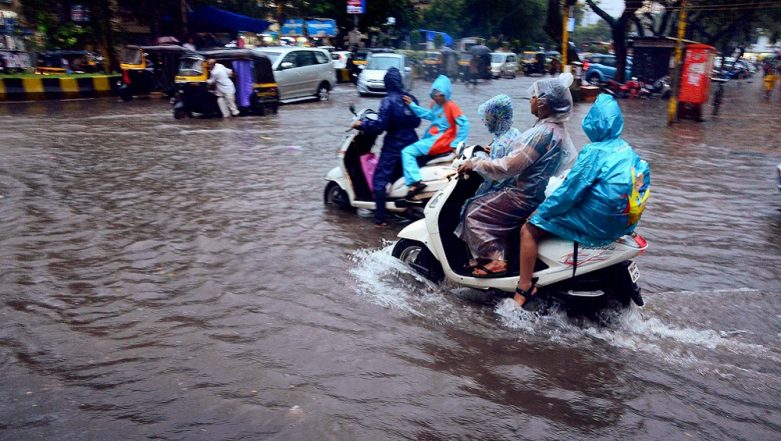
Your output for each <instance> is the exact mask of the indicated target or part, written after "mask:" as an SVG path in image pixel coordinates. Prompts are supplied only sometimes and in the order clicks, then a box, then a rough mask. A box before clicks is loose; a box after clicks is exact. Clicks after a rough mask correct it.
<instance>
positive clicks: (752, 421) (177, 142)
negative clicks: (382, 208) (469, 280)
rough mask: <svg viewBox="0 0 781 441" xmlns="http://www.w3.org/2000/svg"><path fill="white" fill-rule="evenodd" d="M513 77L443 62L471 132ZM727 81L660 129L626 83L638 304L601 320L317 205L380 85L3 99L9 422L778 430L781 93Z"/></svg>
mask: <svg viewBox="0 0 781 441" xmlns="http://www.w3.org/2000/svg"><path fill="white" fill-rule="evenodd" d="M530 81H531V80H529V79H525V78H520V79H518V80H499V81H493V82H491V84H490V85H480V86H478V87H477V88H469V89H466V88H464V87H463V86H461V85H456V86H455V88H454V96H455V99H456V101H457V102H458V103H459V105H460V106H461V107H462V108H463V109H464V110H465V112H466V114H467V116H468V117H469V118H470V119H472V120H473V121H475V123H474V124H472V127H473V131H472V134H471V135H470V141H471V142H475V143H477V142H485V140H487V139H489V138H488V134H487V133H486V132H485V130H484V129H483V128H482V127H480V124H479V123H476V122H477V121H479V118H478V117H477V115H476V109H477V105H478V104H479V103H480V102H482V101H483V100H485V99H487V98H488V97H490V96H493V95H495V94H498V93H502V92H509V93H510V94H511V95H512V96H513V97H516V98H519V97H520V96H522V95H523V93H522V92H518V91H523V90H525V89H526V88H527V87H528V85H529V84H530ZM417 86H418V89H416V91H415V92H416V94H417V95H418V96H419V97H425V96H426V95H427V93H426V88H427V87H428V85H427V84H425V83H423V82H420V83H419V84H418V85H417ZM730 87H731V88H730ZM730 87H728V89H727V95H726V96H727V98H728V100H729V102H730V106H728V107H727V108H726V109H724V112H723V114H722V115H720V116H719V117H716V118H715V119H713V120H712V121H709V122H706V123H703V124H696V123H690V122H684V123H682V124H679V125H676V126H673V128H671V129H668V128H667V127H666V123H665V120H664V115H665V113H664V112H665V109H666V108H665V106H666V103H665V102H662V101H653V100H648V101H640V100H638V101H628V100H627V101H622V106H623V107H624V109H625V116H626V132H627V133H626V138H627V139H628V140H630V142H632V143H633V145H634V146H635V147H636V148H637V150H638V151H639V152H640V153H641V154H642V155H643V156H644V157H646V158H648V160H649V162H650V163H651V165H652V169H653V185H654V195H653V198H652V200H651V202H650V205H649V209H648V210H647V212H646V214H645V216H644V218H643V222H642V224H641V228H640V229H641V233H642V234H643V235H645V236H646V237H647V238H648V240H649V242H650V245H651V248H650V249H649V251H648V252H647V253H645V254H644V255H643V256H641V257H640V258H639V259H638V263H639V265H640V270H641V283H642V284H643V287H644V289H645V292H644V296H645V297H646V300H647V306H646V307H644V308H642V309H635V310H633V311H632V312H630V313H629V314H626V315H624V316H623V317H621V318H620V320H616V322H615V323H614V324H613V325H611V326H610V327H600V326H597V325H595V324H593V323H587V322H581V321H574V320H573V319H570V318H567V317H565V316H564V315H560V314H552V315H549V316H542V317H541V316H537V315H533V314H528V313H525V312H519V311H517V310H516V309H515V308H513V307H512V303H511V302H506V303H502V304H500V305H498V306H497V307H496V308H494V309H491V308H484V307H477V306H474V305H469V304H465V303H462V302H461V301H459V300H457V299H456V298H455V296H453V295H452V293H453V292H454V291H455V290H457V289H459V288H458V287H456V286H452V285H449V284H444V285H442V286H436V285H433V284H431V283H429V282H426V281H425V280H422V279H421V278H420V277H419V276H417V275H415V274H414V273H413V272H412V271H410V270H409V269H408V268H406V267H404V266H403V265H401V264H400V263H399V262H397V261H396V260H395V259H393V258H392V257H391V255H390V249H391V245H390V241H392V240H393V239H394V237H395V233H396V232H397V231H398V230H399V229H400V228H401V227H403V226H404V225H405V224H406V222H405V221H403V220H399V221H397V222H395V223H394V224H392V226H391V228H389V229H378V228H376V227H375V226H374V225H373V223H372V222H371V220H370V218H368V217H367V216H366V215H365V214H360V213H359V214H355V213H348V212H339V211H335V210H330V209H325V208H324V207H323V204H322V195H323V193H322V192H323V189H324V187H325V181H324V179H323V177H324V176H325V174H326V173H327V171H328V170H329V169H330V168H331V167H333V166H334V165H335V163H336V158H335V157H336V154H335V153H336V148H337V146H338V145H339V143H340V141H341V139H342V137H343V136H344V130H346V128H347V125H348V124H349V122H350V114H349V112H348V111H347V104H348V103H349V102H351V101H352V102H356V103H357V104H358V107H361V106H364V105H367V106H373V107H377V106H378V104H379V100H376V99H363V98H357V97H356V96H355V94H354V92H353V91H351V90H350V89H349V88H348V87H346V86H345V87H339V88H338V89H337V90H336V91H335V92H334V94H333V100H332V101H330V102H325V103H320V102H312V103H303V104H296V105H290V106H283V107H282V108H281V109H280V113H279V115H277V116H269V117H264V118H239V119H230V120H220V119H191V120H181V121H176V120H174V119H173V118H172V116H171V112H170V109H169V108H168V105H167V104H166V103H165V102H159V101H157V100H147V101H136V102H133V103H117V102H114V101H113V100H110V99H104V100H93V101H75V102H57V103H45V104H44V103H30V104H11V105H4V106H2V107H0V135H1V136H2V137H3V139H5V140H6V145H5V147H4V148H3V149H2V150H0V268H1V269H2V270H0V289H2V293H1V294H2V301H1V302H0V318H2V326H0V368H1V369H2V371H3V374H4V375H3V378H2V379H0V438H2V439H116V437H117V435H116V434H117V433H122V434H123V437H124V438H127V439H141V438H157V439H186V440H195V439H203V440H212V439H333V440H345V439H356V440H364V439H426V440H438V439H443V440H444V439H509V438H520V439H543V438H552V439H616V438H632V439H663V438H667V439H688V438H692V439H730V440H732V439H747V440H756V439H774V438H777V435H778V433H779V431H781V412H780V411H779V404H778V403H779V402H781V399H780V398H781V381H779V379H780V378H781V370H780V369H779V366H781V363H780V362H781V348H780V347H779V339H778V336H779V335H780V334H781V326H780V325H779V323H781V308H780V307H779V306H778V302H777V301H776V298H777V296H778V294H779V286H781V285H779V276H778V268H780V267H781V252H780V251H781V241H780V240H779V238H780V237H781V235H780V234H779V233H780V232H781V213H779V212H778V210H777V208H778V207H780V206H781V197H779V196H781V195H779V194H778V193H777V190H776V188H775V183H774V181H773V177H774V175H773V166H774V165H775V163H777V162H778V161H779V158H778V156H777V155H778V151H779V147H781V145H779V141H778V139H777V137H776V136H774V134H775V133H777V132H778V129H779V128H781V127H780V126H781V117H779V114H778V112H775V111H773V108H771V106H772V105H774V104H775V103H764V102H761V101H758V100H757V98H758V96H759V94H760V91H759V89H758V87H759V86H758V85H757V84H755V83H752V84H743V85H742V86H740V88H739V87H738V86H732V85H731V86H730ZM754 89H756V90H754ZM516 95H517V96H516ZM525 103H526V102H525V101H521V100H520V99H516V108H517V109H518V110H517V111H516V126H517V127H519V128H524V127H528V126H530V125H531V123H532V118H531V116H530V115H528V112H527V110H526V109H527V107H528V106H527V104H525ZM738 108H739V109H741V110H740V112H738V111H736V110H733V109H738ZM587 110H588V107H587V106H584V105H581V106H578V108H577V109H576V112H575V115H573V118H572V121H571V122H570V131H571V133H572V136H573V138H575V140H576V143H577V144H582V143H584V142H586V140H585V137H584V135H583V133H582V131H581V130H580V129H579V128H578V123H579V121H580V120H581V119H582V116H583V115H584V114H585V112H586V111H587Z"/></svg>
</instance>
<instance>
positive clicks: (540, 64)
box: [523, 52, 546, 77]
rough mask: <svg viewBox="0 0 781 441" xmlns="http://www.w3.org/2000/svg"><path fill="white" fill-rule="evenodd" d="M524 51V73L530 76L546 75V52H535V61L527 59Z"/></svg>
mask: <svg viewBox="0 0 781 441" xmlns="http://www.w3.org/2000/svg"><path fill="white" fill-rule="evenodd" d="M525 54H526V53H525V52H524V62H523V74H524V75H526V76H527V77H528V76H531V75H545V73H546V72H545V53H544V52H536V53H535V54H534V60H533V61H528V62H527V61H526V57H525Z"/></svg>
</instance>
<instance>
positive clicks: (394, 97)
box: [353, 67, 420, 226]
mask: <svg viewBox="0 0 781 441" xmlns="http://www.w3.org/2000/svg"><path fill="white" fill-rule="evenodd" d="M384 81H385V89H386V90H387V91H388V95H387V96H386V97H385V98H383V99H382V103H381V104H380V112H379V114H378V115H377V119H376V120H374V121H372V120H369V119H367V120H365V121H356V122H355V124H353V127H354V128H356V129H360V130H361V131H363V132H364V133H367V134H370V135H380V134H381V133H382V132H387V133H386V134H385V140H384V141H383V143H382V151H381V153H380V160H379V162H378V163H377V168H376V169H375V170H374V178H373V180H372V186H373V187H374V202H375V205H376V206H377V209H376V211H375V212H374V223H375V224H377V225H381V226H384V225H387V224H386V223H385V196H386V186H387V185H388V184H389V183H391V182H392V181H393V180H394V179H396V178H398V177H399V176H400V175H401V150H402V149H403V148H404V147H406V146H408V145H410V144H413V143H415V142H417V141H418V134H417V133H415V129H416V128H417V127H418V126H419V125H420V118H418V117H417V116H415V114H413V113H412V110H410V108H409V107H407V106H406V105H405V103H404V98H409V99H411V100H412V101H413V102H415V103H417V102H418V100H417V99H416V98H415V97H414V96H413V95H411V94H409V93H407V92H404V85H403V83H402V79H401V72H399V70H398V69H396V68H395V67H391V68H390V69H388V72H387V73H386V74H385V78H384Z"/></svg>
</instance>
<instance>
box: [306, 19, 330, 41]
mask: <svg viewBox="0 0 781 441" xmlns="http://www.w3.org/2000/svg"><path fill="white" fill-rule="evenodd" d="M306 32H307V33H308V34H309V36H310V37H336V21H335V20H331V19H330V18H313V19H312V20H307V22H306Z"/></svg>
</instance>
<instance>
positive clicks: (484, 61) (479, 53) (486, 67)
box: [469, 45, 491, 83]
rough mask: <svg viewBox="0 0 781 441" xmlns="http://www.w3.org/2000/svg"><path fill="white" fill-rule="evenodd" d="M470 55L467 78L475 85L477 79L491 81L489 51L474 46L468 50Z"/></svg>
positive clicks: (482, 47) (481, 46) (486, 48)
mask: <svg viewBox="0 0 781 441" xmlns="http://www.w3.org/2000/svg"><path fill="white" fill-rule="evenodd" d="M469 53H471V54H472V59H471V60H470V66H469V69H470V71H469V77H470V79H471V80H472V81H473V82H474V83H477V80H478V79H482V80H490V79H491V49H489V48H488V47H487V46H483V45H474V46H472V47H470V48H469Z"/></svg>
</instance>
